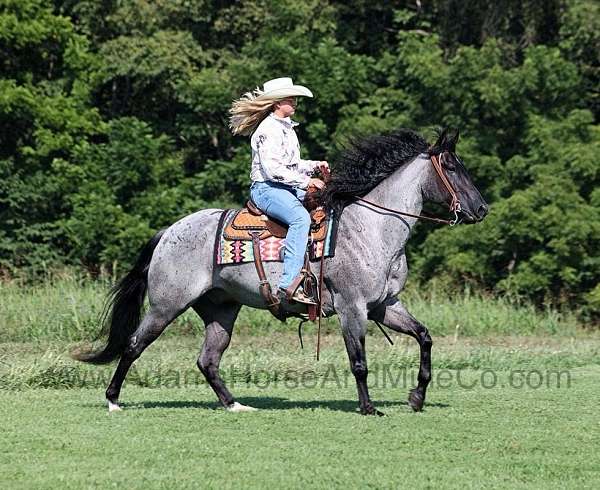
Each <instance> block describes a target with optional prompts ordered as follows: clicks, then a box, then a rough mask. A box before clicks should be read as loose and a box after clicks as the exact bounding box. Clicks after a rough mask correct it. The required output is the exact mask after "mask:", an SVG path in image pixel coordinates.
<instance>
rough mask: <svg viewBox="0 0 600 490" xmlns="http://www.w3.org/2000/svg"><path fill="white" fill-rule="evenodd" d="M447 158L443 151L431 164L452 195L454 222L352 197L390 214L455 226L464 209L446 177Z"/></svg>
mask: <svg viewBox="0 0 600 490" xmlns="http://www.w3.org/2000/svg"><path fill="white" fill-rule="evenodd" d="M445 158H446V156H445V152H443V151H442V152H440V153H438V154H437V155H431V156H430V161H431V164H432V165H433V168H434V169H435V171H436V173H437V174H438V176H439V178H440V180H441V181H442V184H443V185H444V187H445V188H446V190H447V191H448V193H449V194H450V197H451V201H450V204H449V206H448V207H449V210H450V212H451V213H454V219H453V220H447V219H442V218H434V217H433V216H426V215H424V214H412V213H407V212H406V211H400V210H399V209H393V208H388V207H385V206H382V205H381V204H377V203H375V202H373V201H370V200H369V199H365V198H364V197H360V196H352V197H353V198H354V199H356V200H358V201H362V202H365V203H367V204H369V205H370V206H373V207H375V208H378V209H381V210H383V211H388V212H390V213H394V214H400V215H402V216H409V217H411V218H417V219H424V220H428V221H433V222H435V223H440V224H444V225H450V226H454V225H456V224H458V223H459V222H460V218H459V216H458V214H459V213H460V212H461V210H462V209H461V206H460V199H459V198H458V194H457V193H456V191H455V190H454V188H453V187H452V184H450V181H449V180H448V177H447V176H446V174H445V172H444V168H443V166H442V165H443V163H444V159H445Z"/></svg>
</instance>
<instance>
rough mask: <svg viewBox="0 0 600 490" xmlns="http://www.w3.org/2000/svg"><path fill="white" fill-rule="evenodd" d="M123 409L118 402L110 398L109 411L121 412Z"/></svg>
mask: <svg viewBox="0 0 600 490" xmlns="http://www.w3.org/2000/svg"><path fill="white" fill-rule="evenodd" d="M121 410H123V409H122V408H121V407H120V406H119V404H118V403H113V402H111V401H110V400H108V413H113V412H120V411H121Z"/></svg>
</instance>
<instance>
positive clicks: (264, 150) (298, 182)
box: [253, 132, 310, 189]
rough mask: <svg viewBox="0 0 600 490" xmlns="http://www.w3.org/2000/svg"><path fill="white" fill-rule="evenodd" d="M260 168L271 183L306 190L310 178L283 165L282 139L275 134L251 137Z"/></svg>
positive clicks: (263, 133)
mask: <svg viewBox="0 0 600 490" xmlns="http://www.w3.org/2000/svg"><path fill="white" fill-rule="evenodd" d="M253 139H255V144H256V150H257V153H258V156H259V160H260V166H261V170H262V173H263V175H264V177H265V178H266V179H267V180H272V181H273V182H279V183H281V184H286V185H291V186H293V187H300V188H302V189H306V188H307V187H308V182H309V180H310V177H309V175H308V174H305V173H304V172H303V171H301V170H300V168H298V171H296V170H295V169H292V168H288V167H286V165H285V163H284V148H283V138H282V136H281V135H279V134H277V133H275V132H268V133H267V132H261V133H258V134H255V135H254V136H253Z"/></svg>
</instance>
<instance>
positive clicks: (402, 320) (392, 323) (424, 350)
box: [369, 298, 433, 412]
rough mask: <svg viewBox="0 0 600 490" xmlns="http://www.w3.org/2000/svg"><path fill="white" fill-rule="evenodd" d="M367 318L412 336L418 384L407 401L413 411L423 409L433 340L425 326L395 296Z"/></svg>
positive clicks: (429, 373)
mask: <svg viewBox="0 0 600 490" xmlns="http://www.w3.org/2000/svg"><path fill="white" fill-rule="evenodd" d="M369 318H371V319H372V320H377V321H380V322H382V323H383V324H384V325H386V326H388V327H389V328H391V329H392V330H395V331H396V332H400V333H404V334H406V335H410V336H411V337H413V338H414V339H415V340H416V341H417V342H418V343H419V348H420V365H419V374H418V376H417V380H418V384H417V387H416V388H413V389H412V390H411V391H410V394H409V396H408V403H409V405H410V406H411V408H412V409H413V410H414V411H415V412H419V411H421V410H422V409H423V404H424V403H425V395H426V392H427V385H429V382H430V381H431V346H432V345H433V341H432V340H431V336H430V335H429V332H428V330H427V328H426V327H425V326H424V325H423V324H421V323H420V322H419V321H418V320H417V319H415V317H413V316H412V315H411V314H410V313H409V312H408V311H407V310H406V308H404V306H403V305H402V303H400V301H398V300H397V299H396V298H394V299H392V300H390V301H389V302H388V303H385V304H383V305H381V306H380V307H379V308H377V309H376V310H375V311H373V312H371V314H370V315H369Z"/></svg>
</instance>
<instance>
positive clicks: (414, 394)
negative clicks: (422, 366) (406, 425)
mask: <svg viewBox="0 0 600 490" xmlns="http://www.w3.org/2000/svg"><path fill="white" fill-rule="evenodd" d="M424 402H425V399H424V398H423V395H422V394H421V392H420V391H419V390H418V389H417V388H415V389H413V390H410V393H409V395H408V404H409V405H410V408H412V409H413V410H414V411H415V412H420V411H421V410H423V403H424Z"/></svg>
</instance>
